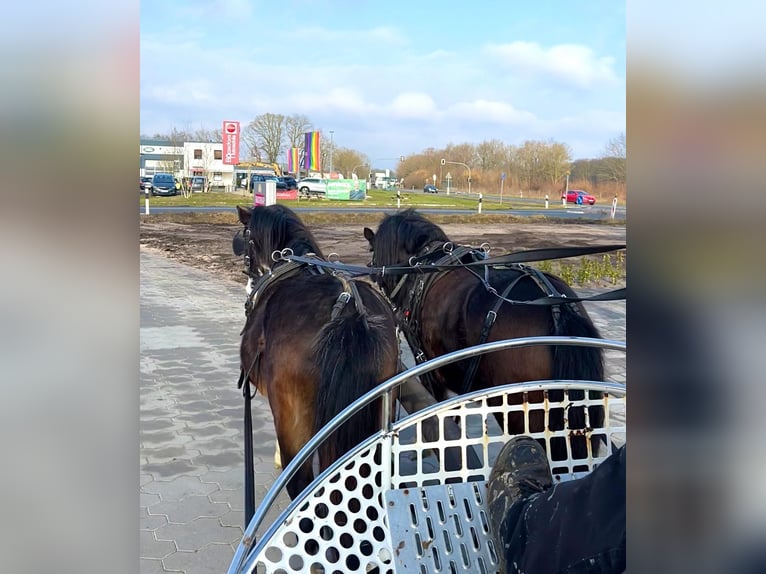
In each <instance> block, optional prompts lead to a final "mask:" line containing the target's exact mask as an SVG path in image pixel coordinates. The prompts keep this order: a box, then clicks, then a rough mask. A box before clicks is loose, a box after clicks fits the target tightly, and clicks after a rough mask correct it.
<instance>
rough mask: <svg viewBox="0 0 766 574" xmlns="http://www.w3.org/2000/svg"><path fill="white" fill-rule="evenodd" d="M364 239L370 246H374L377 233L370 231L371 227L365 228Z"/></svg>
mask: <svg viewBox="0 0 766 574" xmlns="http://www.w3.org/2000/svg"><path fill="white" fill-rule="evenodd" d="M364 238H365V239H366V240H367V241H369V242H370V245H372V242H373V241H374V239H375V232H374V231H373V230H372V229H370V228H369V227H365V228H364Z"/></svg>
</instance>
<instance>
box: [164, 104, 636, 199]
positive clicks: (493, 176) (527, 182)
mask: <svg viewBox="0 0 766 574" xmlns="http://www.w3.org/2000/svg"><path fill="white" fill-rule="evenodd" d="M312 125H313V124H312V122H311V121H310V120H309V118H308V117H307V116H305V115H301V114H293V115H289V116H286V115H282V114H271V113H267V114H261V115H259V116H257V117H256V118H254V119H253V120H252V121H251V122H250V123H248V124H247V125H246V126H245V127H243V129H242V136H241V143H242V152H244V153H242V154H241V159H242V160H243V161H245V160H255V161H263V162H268V163H279V164H282V165H283V164H285V159H286V155H285V153H286V151H287V150H288V149H289V148H292V147H297V148H299V149H300V150H301V157H302V153H303V146H304V134H305V133H306V132H308V131H311V130H312ZM153 137H154V138H156V139H164V140H168V141H170V142H173V143H174V144H177V145H181V144H182V143H183V142H184V141H218V142H220V141H222V138H221V130H220V129H217V130H208V129H204V128H200V129H197V130H191V129H189V128H187V129H178V128H175V127H174V128H173V129H172V130H171V132H170V133H169V134H155V135H154V136H153ZM321 141H322V145H321V162H322V167H323V169H324V170H329V167H330V155H332V168H333V170H334V171H339V172H342V173H343V174H344V175H346V177H349V176H350V175H351V172H352V171H354V172H355V173H356V174H357V175H358V176H359V177H366V176H367V175H368V174H369V173H370V172H374V171H376V166H374V165H371V163H370V160H369V157H368V156H367V155H365V154H364V153H362V152H359V151H358V150H353V149H349V148H344V147H340V146H336V145H335V143H334V142H333V141H332V138H330V137H329V135H328V134H326V133H324V132H322V133H321ZM441 159H446V160H447V161H450V162H457V163H459V164H466V165H467V166H469V167H470V176H471V187H472V188H473V189H474V190H477V191H478V190H486V191H489V192H496V190H497V189H499V188H500V186H501V182H502V185H503V186H504V187H505V188H506V189H507V190H508V191H509V192H510V191H511V190H525V191H528V192H546V193H547V192H558V191H559V190H563V189H564V186H565V185H566V183H567V181H568V182H569V183H570V188H572V186H573V185H574V184H577V185H579V186H581V187H582V186H588V187H590V188H596V187H599V186H601V187H609V189H615V190H622V193H621V194H620V195H624V190H625V182H626V167H625V166H626V159H627V149H626V142H625V134H624V133H620V134H619V135H618V136H616V137H614V138H612V139H611V140H609V141H608V142H607V143H606V145H605V146H604V149H603V151H602V153H601V155H600V157H598V158H593V159H578V160H574V161H573V160H572V152H571V149H570V148H569V146H568V145H567V144H565V143H561V142H556V141H552V140H548V141H539V140H529V141H525V142H524V143H523V144H521V145H511V144H506V143H504V142H502V141H500V140H498V139H492V140H488V141H483V142H480V143H478V144H472V143H461V144H452V143H450V144H448V145H447V146H446V147H444V148H441V149H436V148H427V149H425V150H423V151H421V152H420V153H415V154H412V155H409V156H407V157H405V158H404V160H403V161H399V163H398V165H397V167H396V169H395V175H396V176H397V177H399V178H400V179H401V180H403V182H404V185H405V186H406V187H422V186H423V185H424V183H432V182H433V176H434V175H436V177H437V185H438V186H439V187H440V188H444V187H445V186H446V185H447V180H448V179H449V183H450V186H451V187H452V188H456V189H465V188H466V187H467V184H468V176H469V172H468V170H467V169H465V168H464V167H462V166H461V165H455V164H447V165H445V166H442V165H441ZM379 171H380V170H379ZM503 174H504V176H503ZM615 193H617V191H615Z"/></svg>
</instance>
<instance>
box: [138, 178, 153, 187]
mask: <svg viewBox="0 0 766 574" xmlns="http://www.w3.org/2000/svg"><path fill="white" fill-rule="evenodd" d="M147 186H148V187H149V189H151V188H152V178H151V176H149V175H143V176H141V177H140V178H139V180H138V189H140V190H141V191H145V190H146V188H147Z"/></svg>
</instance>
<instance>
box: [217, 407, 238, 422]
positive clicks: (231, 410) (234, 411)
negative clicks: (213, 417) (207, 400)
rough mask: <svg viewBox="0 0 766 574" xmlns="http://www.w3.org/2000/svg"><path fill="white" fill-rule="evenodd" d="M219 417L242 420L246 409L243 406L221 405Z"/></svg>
mask: <svg viewBox="0 0 766 574" xmlns="http://www.w3.org/2000/svg"><path fill="white" fill-rule="evenodd" d="M218 416H220V417H221V418H229V419H234V420H238V419H242V418H243V416H244V407H243V406H242V405H235V406H226V405H220V407H219V408H218Z"/></svg>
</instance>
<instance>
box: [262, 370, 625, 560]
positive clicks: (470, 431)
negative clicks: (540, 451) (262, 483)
mask: <svg viewBox="0 0 766 574" xmlns="http://www.w3.org/2000/svg"><path fill="white" fill-rule="evenodd" d="M513 389H514V392H511V391H510V390H509V387H502V388H497V389H493V390H489V391H481V392H476V393H472V394H470V395H467V396H464V397H456V398H455V399H452V400H451V401H447V402H445V403H441V404H439V405H435V406H434V407H432V408H429V409H426V410H425V411H422V412H420V413H417V414H415V415H412V416H409V417H407V418H405V419H403V420H402V421H399V422H398V423H396V424H394V425H392V428H391V429H390V430H389V431H388V432H385V433H381V434H380V435H378V436H376V437H372V438H370V439H368V440H367V441H365V442H364V443H363V444H362V445H360V446H359V447H357V448H356V449H355V450H353V451H352V452H350V453H348V454H347V455H346V456H345V457H344V458H343V459H341V460H340V461H338V462H336V463H335V464H334V465H333V466H332V467H331V468H329V469H328V470H327V471H325V472H324V473H323V474H322V475H321V476H320V477H319V478H317V479H316V480H315V481H314V483H313V484H312V485H311V486H310V487H309V489H307V491H306V492H304V494H303V495H302V496H301V497H300V498H299V499H298V500H297V501H295V502H294V504H293V505H291V507H290V508H288V510H287V511H285V513H283V516H282V517H280V520H279V523H278V524H277V525H275V526H274V527H272V528H271V529H270V530H269V531H268V532H267V534H266V535H265V536H264V538H263V539H262V540H260V541H259V542H258V544H257V545H256V546H255V548H254V549H253V554H252V557H253V559H252V560H248V563H249V564H250V565H251V566H250V568H249V571H253V570H254V569H255V568H257V571H258V572H280V573H281V572H307V571H313V572H327V573H330V572H369V571H370V570H372V569H373V568H375V567H377V568H378V571H379V572H380V573H393V572H395V571H396V572H423V573H425V572H433V571H443V572H451V571H453V570H452V569H453V568H455V569H456V570H454V571H455V572H459V571H470V572H482V571H486V572H493V571H495V569H496V567H497V566H496V565H497V559H496V555H495V554H494V549H493V547H492V545H491V542H489V532H490V526H488V525H487V524H486V514H485V512H484V505H485V501H484V500H483V495H484V493H485V492H486V483H485V481H486V480H487V478H488V477H489V473H490V471H491V468H492V464H493V463H494V460H495V458H496V456H497V453H498V452H499V451H500V449H501V448H502V446H503V445H504V444H505V442H506V441H507V440H508V439H510V438H511V437H512V436H515V434H527V435H530V436H532V437H534V438H536V439H538V440H540V441H541V442H542V443H543V444H544V445H545V447H546V451H547V452H548V454H549V460H550V462H551V466H552V469H553V473H554V480H555V481H563V480H571V479H573V478H579V477H581V476H584V475H585V474H587V473H588V472H590V471H591V470H592V469H593V468H594V467H595V466H596V465H598V464H599V463H600V462H602V461H603V460H604V459H605V458H606V457H607V456H608V455H609V454H610V452H611V451H612V450H613V449H614V448H615V447H616V446H619V445H621V444H622V443H624V442H625V431H626V429H625V422H624V420H625V419H624V412H625V395H624V390H620V389H617V390H616V389H615V385H612V386H608V385H603V384H598V383H587V384H586V383H579V384H578V383H563V382H546V383H525V384H522V385H515V386H514V387H513ZM607 389H608V390H609V391H610V392H609V393H605V394H604V395H603V396H601V393H600V392H598V393H596V394H593V395H590V394H589V392H588V391H601V390H607ZM522 391H523V392H522ZM556 391H558V392H559V395H560V400H553V399H552V396H553V394H554V392H556ZM520 399H523V401H522V402H520V403H519V400H520ZM514 403H519V404H514ZM578 408H579V409H581V412H582V413H583V414H584V417H585V424H584V427H585V428H580V429H572V428H570V418H571V417H570V414H571V413H572V412H573V409H578ZM598 409H600V412H603V413H605V417H604V418H605V422H604V424H602V425H600V426H598V425H594V420H592V419H594V417H593V416H591V413H596V412H597V410H598ZM455 421H456V422H457V423H458V424H459V426H460V429H461V430H460V432H459V433H458V436H456V437H455V438H453V439H449V438H447V435H448V433H446V432H445V428H446V426H447V425H450V424H452V423H453V422H455ZM556 421H559V422H560V427H561V428H559V429H558V430H550V428H549V427H551V426H553V427H554V428H555V427H556V425H557V424H558V423H557V422H556ZM429 425H431V428H430V429H427V428H426V427H428V426H429ZM433 425H435V428H434V426H433ZM518 425H521V426H520V427H519V428H521V429H522V431H523V432H520V433H511V432H509V429H510V428H512V427H513V428H515V427H516V426H518ZM428 437H430V438H428ZM573 441H574V442H577V441H579V442H580V444H581V446H582V445H584V446H585V447H586V448H585V451H586V452H585V454H584V455H583V456H582V457H580V458H576V457H573V454H572V452H573V451H572V447H571V445H572V443H573ZM599 444H600V445H601V446H599ZM554 451H559V452H563V453H564V454H563V456H559V457H558V458H555V457H554V458H552V457H551V453H552V452H554ZM383 461H387V463H386V464H384V462H383ZM447 484H449V485H450V486H443V485H447ZM423 487H426V488H423ZM395 491H398V492H395ZM424 497H425V498H424ZM416 500H417V501H419V504H420V506H417V505H416V506H415V509H411V508H410V506H409V503H410V502H411V501H416ZM423 500H427V501H428V502H427V503H425V506H424V504H423V502H422V501H423ZM454 501H458V502H454ZM453 502H454V505H453ZM413 504H414V502H413ZM440 505H441V510H439V508H440ZM440 512H441V513H448V512H451V515H452V516H453V518H452V519H451V520H452V521H453V522H452V523H451V524H449V525H448V526H445V524H447V523H446V522H445V524H441V523H439V522H437V521H438V520H441V515H440V514H439V513H440ZM432 513H436V514H432ZM429 520H430V521H431V534H432V536H430V537H429V530H428V523H429ZM413 521H415V522H416V523H417V527H415V526H414V525H413ZM437 524H438V525H439V528H438V529H437V528H436V526H435V525H437ZM408 525H409V526H408ZM423 528H425V530H422V529H423ZM461 528H462V529H463V530H462V534H461V533H459V532H458V530H459V529H461ZM445 531H447V533H448V536H447V537H446V538H445V534H444V532H445ZM416 533H417V536H418V537H419V540H420V548H421V552H420V553H418V550H417V548H418V543H417V540H418V539H417V538H416V537H415V534H416ZM461 536H462V538H461ZM432 547H433V548H436V552H437V555H436V556H437V557H436V558H435V557H434V556H435V554H434V552H433V551H431V552H428V551H427V550H429V548H432ZM405 548H406V549H407V550H405ZM403 553H404V554H403ZM436 561H438V564H437V562H436ZM466 564H469V566H466Z"/></svg>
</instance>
